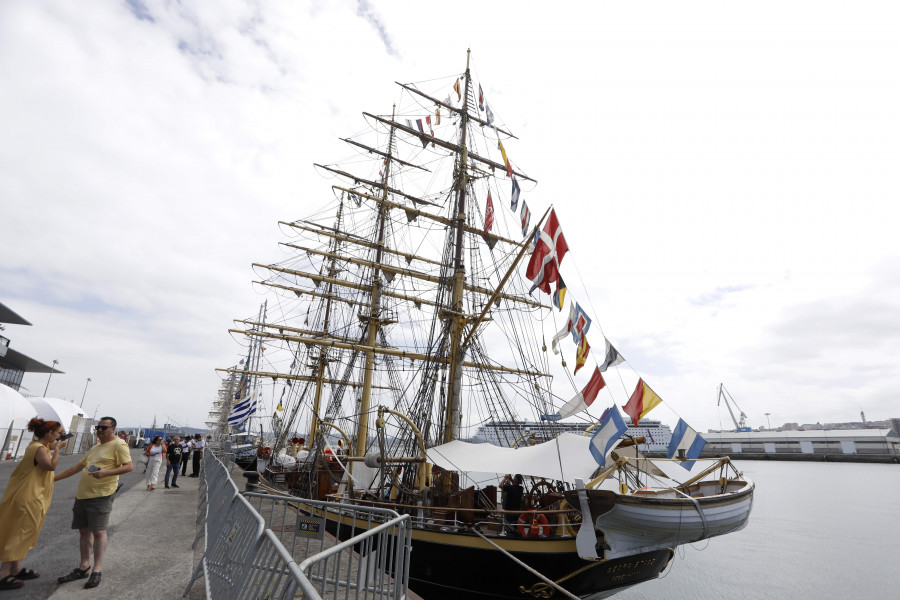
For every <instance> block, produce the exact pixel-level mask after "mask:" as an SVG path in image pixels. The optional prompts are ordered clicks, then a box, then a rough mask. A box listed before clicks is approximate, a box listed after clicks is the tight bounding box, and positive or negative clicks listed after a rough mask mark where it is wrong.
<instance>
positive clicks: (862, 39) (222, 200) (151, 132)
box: [0, 0, 900, 431]
mask: <svg viewBox="0 0 900 600" xmlns="http://www.w3.org/2000/svg"><path fill="white" fill-rule="evenodd" d="M564 7H565V8H564V9H560V10H555V11H554V10H548V8H547V5H546V3H536V2H515V3H513V2H495V3H483V2H478V3H475V2H460V3H454V4H453V5H452V8H451V5H440V4H436V5H427V6H426V5H424V4H421V3H404V2H377V1H365V0H363V1H358V2H352V1H349V0H334V1H329V2H323V1H318V2H296V1H285V2H276V1H271V2H239V1H234V0H220V1H219V2H215V3H209V2H193V1H185V2H180V3H173V2H152V1H149V0H147V1H141V0H128V1H124V2H86V3H72V2H30V1H23V0H10V1H7V2H3V3H0V89H2V94H0V131H2V136H0V237H2V253H0V256H2V260H0V301H2V302H3V303H5V304H7V305H8V306H9V307H10V308H12V309H13V310H15V311H16V312H18V313H19V314H21V315H22V316H24V317H25V318H26V319H28V320H29V321H31V322H32V323H33V324H34V325H33V326H32V327H24V326H16V325H9V326H7V328H6V330H5V332H4V333H3V335H5V336H6V337H8V338H10V339H11V340H12V344H11V345H12V347H14V348H16V349H17V350H19V351H20V352H23V353H25V354H27V355H29V356H32V357H33V358H35V359H37V360H40V361H41V362H44V363H45V364H50V363H51V361H53V360H54V359H55V360H58V361H59V365H58V368H59V369H60V370H62V371H64V373H65V374H57V375H54V376H53V377H52V379H51V380H50V382H49V390H48V394H47V395H48V396H51V397H60V398H66V399H69V400H74V401H76V402H80V401H81V399H82V397H84V408H85V409H86V411H87V412H88V413H89V414H92V415H93V414H110V415H113V416H116V417H117V418H118V419H119V422H120V423H122V424H127V425H133V426H137V425H149V424H150V423H151V422H152V421H153V420H154V419H156V420H157V421H158V422H159V423H163V422H173V423H177V424H179V425H187V426H193V427H202V426H203V422H204V421H205V419H206V415H207V412H208V410H209V406H210V403H211V402H212V401H213V400H214V399H215V396H216V391H217V389H218V386H219V381H220V379H219V375H218V374H217V373H216V371H215V369H216V368H217V367H227V366H228V365H231V364H234V363H235V362H236V361H237V358H238V356H239V354H240V351H241V346H240V344H239V343H238V342H237V341H236V340H234V339H233V338H232V336H231V335H230V334H229V333H228V332H227V329H228V328H229V327H232V326H233V322H232V321H233V319H236V318H248V317H251V316H254V315H255V313H256V312H257V310H258V307H259V304H260V302H261V301H262V296H261V293H260V291H259V290H258V289H255V288H254V287H253V286H252V285H251V283H250V282H251V280H252V279H254V278H255V277H254V274H253V270H252V269H251V267H250V265H251V263H253V262H262V263H266V262H275V261H277V260H278V259H279V258H280V257H281V251H280V250H279V248H278V246H277V242H279V241H283V240H284V238H283V235H282V233H281V232H280V230H279V228H278V225H277V222H278V221H279V220H286V221H290V220H294V219H297V218H301V217H304V216H307V215H309V214H311V213H313V212H314V211H315V210H316V207H317V206H318V205H319V204H322V203H323V201H324V200H326V199H330V198H331V196H330V190H329V186H330V184H331V182H329V181H327V180H323V178H322V177H321V176H320V175H319V174H318V173H317V172H316V170H315V169H314V168H313V166H312V165H313V162H320V163H322V162H325V163H327V162H331V161H333V160H334V159H335V158H338V157H342V156H346V154H347V151H346V149H345V148H342V147H341V144H342V143H341V142H339V140H338V138H339V137H346V136H348V135H351V134H353V133H354V132H357V131H359V130H361V129H362V128H363V127H364V126H365V121H364V120H363V118H362V115H361V113H362V111H369V112H376V113H387V112H389V109H390V106H391V103H392V102H394V101H395V100H396V99H397V97H398V95H399V90H398V88H397V86H396V85H394V82H395V81H422V80H428V79H431V78H435V77H445V76H447V75H448V74H453V73H458V72H462V71H463V70H464V67H465V58H466V50H467V49H469V48H471V49H472V61H473V70H474V72H475V73H476V75H477V78H478V80H479V81H481V82H483V83H484V84H485V93H486V95H487V96H488V97H489V98H490V101H491V105H492V106H493V107H494V108H495V110H496V112H498V113H500V114H502V118H503V122H504V123H505V124H507V125H508V126H509V127H510V128H511V129H512V130H513V131H514V132H515V134H516V136H517V137H518V138H519V139H517V140H512V141H510V143H509V144H508V148H507V149H508V151H509V152H510V154H513V153H514V155H515V162H516V164H517V165H521V166H522V167H523V169H524V171H525V172H526V173H528V174H531V175H534V176H535V178H536V179H538V181H539V182H540V183H539V185H538V186H537V187H536V188H535V189H534V190H531V191H530V192H529V196H528V201H529V204H530V205H531V206H534V207H537V209H538V210H535V212H538V211H540V212H543V208H545V207H547V206H550V205H551V204H553V205H554V206H555V208H556V210H557V214H558V215H559V218H560V221H561V223H562V226H563V227H564V230H565V234H566V238H567V240H568V242H569V246H570V248H571V251H570V255H569V257H570V258H569V257H567V259H566V260H567V261H571V262H570V263H569V264H571V268H573V269H577V273H578V276H579V278H580V279H581V280H582V281H581V282H580V287H581V288H583V290H584V292H583V293H584V294H585V295H584V297H585V298H587V304H588V305H589V306H590V311H591V313H592V316H593V317H594V319H595V323H597V324H598V325H599V326H600V327H601V328H602V331H603V333H604V335H606V336H607V337H608V338H609V339H610V341H612V342H613V344H615V345H616V347H617V348H618V349H619V351H620V352H621V353H622V354H623V355H624V356H626V358H627V359H628V361H629V364H630V365H631V366H632V367H633V368H634V369H635V370H637V371H638V372H639V373H640V375H641V376H642V377H643V378H644V379H645V381H647V382H648V383H649V384H650V385H651V386H652V387H653V389H654V390H655V391H657V393H659V395H660V396H662V397H663V399H664V400H665V403H666V405H667V406H670V407H672V409H671V410H668V409H667V410H662V409H658V411H657V412H653V413H651V414H650V415H649V416H650V417H656V418H660V419H662V420H663V421H664V422H667V423H669V424H670V425H671V426H673V427H674V425H675V422H676V420H677V418H678V417H679V416H680V417H683V418H684V419H685V420H687V421H688V422H689V423H691V424H692V425H693V426H694V427H695V428H696V429H697V430H700V431H703V430H706V429H707V428H719V427H726V428H727V427H730V426H731V424H730V419H729V417H728V415H727V412H725V410H724V407H719V406H717V405H716V390H717V387H718V385H719V383H724V384H725V387H726V388H727V389H728V391H729V392H730V393H731V394H732V396H733V397H734V398H735V400H736V401H737V403H738V405H739V407H740V408H741V409H742V410H743V411H744V412H745V413H746V414H747V417H748V424H749V425H750V426H752V427H759V426H760V425H766V424H767V422H768V423H771V425H772V426H773V427H774V426H776V425H780V424H782V423H785V422H797V423H815V422H821V423H826V422H843V421H855V420H859V413H860V411H861V410H862V411H865V414H866V417H867V418H868V419H870V420H876V419H887V418H891V417H900V402H898V400H897V399H896V398H897V395H896V392H895V390H897V389H900V369H898V368H897V366H898V360H897V359H898V356H900V318H898V315H900V261H898V258H900V243H898V241H897V239H896V233H895V230H896V224H897V223H898V222H900V214H898V213H900V210H898V197H900V170H898V169H897V164H898V159H900V84H898V82H897V77H896V74H897V73H898V72H900V37H898V36H897V35H896V32H897V31H898V30H900V6H897V5H896V3H892V2H886V1H885V2H878V1H866V0H863V1H860V2H854V3H853V4H852V6H851V5H850V4H848V3H844V2H805V1H804V2H801V1H797V0H780V1H778V2H774V1H772V2H766V1H762V2H760V1H756V2H729V3H722V2H713V1H706V2H702V1H682V2H641V3H608V2H572V3H567V4H565V5H564ZM448 92H449V90H448ZM568 266H569V265H568V264H567V265H564V270H565V268H566V267H568ZM88 378H90V379H91V382H90V384H89V385H88V386H87V388H85V385H86V383H87V379H88ZM46 385H47V375H38V374H29V375H26V377H25V380H24V386H25V388H27V389H25V390H24V391H25V392H27V393H31V394H36V395H42V394H43V391H44V388H45V386H46ZM767 413H768V415H767Z"/></svg>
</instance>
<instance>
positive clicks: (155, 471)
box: [144, 436, 166, 492]
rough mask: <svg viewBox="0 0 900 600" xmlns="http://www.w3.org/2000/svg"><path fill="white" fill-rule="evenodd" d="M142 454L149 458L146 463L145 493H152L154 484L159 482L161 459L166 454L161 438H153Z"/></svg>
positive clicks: (154, 487)
mask: <svg viewBox="0 0 900 600" xmlns="http://www.w3.org/2000/svg"><path fill="white" fill-rule="evenodd" d="M144 454H146V455H147V457H148V458H149V460H148V461H147V491H148V492H152V491H153V490H155V489H156V482H157V481H159V469H160V468H161V467H162V459H163V456H165V454H166V446H165V444H163V441H162V438H161V437H160V436H156V437H154V438H153V443H152V444H150V446H148V447H147V450H146V452H144Z"/></svg>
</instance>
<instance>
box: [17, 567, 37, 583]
mask: <svg viewBox="0 0 900 600" xmlns="http://www.w3.org/2000/svg"><path fill="white" fill-rule="evenodd" d="M13 577H15V578H16V579H21V580H22V581H24V580H26V579H37V578H38V577H40V575H39V574H37V573H35V572H34V571H32V570H31V569H22V570H21V571H19V572H18V573H16V574H15V575H13Z"/></svg>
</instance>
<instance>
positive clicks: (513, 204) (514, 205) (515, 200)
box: [509, 175, 522, 212]
mask: <svg viewBox="0 0 900 600" xmlns="http://www.w3.org/2000/svg"><path fill="white" fill-rule="evenodd" d="M521 191H522V190H520V189H519V182H518V181H516V176H515V175H513V178H512V193H511V194H510V195H509V207H510V208H511V209H512V210H513V212H515V211H516V209H518V208H519V194H520V193H521Z"/></svg>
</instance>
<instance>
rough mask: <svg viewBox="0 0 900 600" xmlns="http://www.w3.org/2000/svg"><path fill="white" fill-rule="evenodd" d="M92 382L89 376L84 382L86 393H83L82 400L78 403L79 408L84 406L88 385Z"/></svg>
mask: <svg viewBox="0 0 900 600" xmlns="http://www.w3.org/2000/svg"><path fill="white" fill-rule="evenodd" d="M90 382H91V378H90V377H88V378H87V382H86V383H85V384H84V394H81V402H79V403H78V406H79V408H80V407H82V406H84V396H85V395H86V394H87V386H88V384H89V383H90Z"/></svg>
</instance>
